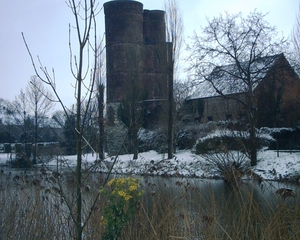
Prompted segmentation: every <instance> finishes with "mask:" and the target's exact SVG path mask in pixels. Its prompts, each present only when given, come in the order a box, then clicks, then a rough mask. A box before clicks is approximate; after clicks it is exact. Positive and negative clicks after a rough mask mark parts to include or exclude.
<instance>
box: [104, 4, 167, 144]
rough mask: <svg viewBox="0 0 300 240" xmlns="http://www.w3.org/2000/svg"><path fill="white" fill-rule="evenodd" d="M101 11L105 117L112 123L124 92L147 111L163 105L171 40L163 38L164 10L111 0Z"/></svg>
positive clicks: (165, 95)
mask: <svg viewBox="0 0 300 240" xmlns="http://www.w3.org/2000/svg"><path fill="white" fill-rule="evenodd" d="M104 14H105V34H106V73H107V84H106V87H107V88H106V91H107V92H106V93H107V95H106V96H107V99H106V100H107V101H106V104H107V117H108V121H109V123H110V125H111V126H115V125H116V124H117V122H118V120H117V117H116V114H117V111H118V106H119V105H120V102H121V101H122V100H124V99H125V98H128V96H134V97H135V98H136V101H138V102H139V103H143V104H144V107H145V106H146V108H147V109H148V110H147V112H152V113H154V112H155V111H157V109H162V108H165V107H164V106H165V105H166V99H167V96H168V94H167V93H168V89H167V86H168V77H169V74H168V73H169V69H170V66H171V60H172V44H171V43H168V42H166V26H165V12H164V11H160V10H143V4H142V3H140V2H137V1H131V0H115V1H109V2H106V3H105V4H104ZM153 115H155V114H153ZM156 116H157V114H156ZM152 120H153V121H157V119H152ZM152 120H151V121H152ZM108 138H109V136H108ZM113 138H114V139H116V136H115V137H113ZM117 138H118V137H117ZM108 141H109V139H108Z"/></svg>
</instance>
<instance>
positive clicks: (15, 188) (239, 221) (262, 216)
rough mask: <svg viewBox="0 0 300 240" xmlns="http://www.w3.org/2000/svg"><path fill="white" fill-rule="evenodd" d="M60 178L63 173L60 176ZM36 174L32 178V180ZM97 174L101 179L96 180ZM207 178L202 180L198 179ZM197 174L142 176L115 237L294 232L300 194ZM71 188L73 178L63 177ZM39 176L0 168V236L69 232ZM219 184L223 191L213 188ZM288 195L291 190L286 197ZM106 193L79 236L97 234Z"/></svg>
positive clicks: (58, 202)
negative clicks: (131, 210) (133, 205)
mask: <svg viewBox="0 0 300 240" xmlns="http://www.w3.org/2000/svg"><path fill="white" fill-rule="evenodd" d="M66 179H67V178H66ZM97 179H100V178H98V177H94V178H92V179H91V180H90V189H89V190H88V189H86V190H84V193H83V199H84V203H85V205H84V206H85V208H84V214H88V213H89V212H90V211H91V203H92V199H94V197H95V195H96V194H97V193H98V192H99V190H100V187H99V186H101V183H100V182H98V180H97ZM38 180H39V181H38ZM99 181H100V180H99ZM201 181H202V182H207V183H206V184H201V186H199V182H201ZM208 182H209V181H204V180H201V179H184V178H182V179H177V178H176V179H175V178H169V179H162V178H147V177H145V178H143V181H142V183H141V189H143V191H144V193H143V196H142V198H141V199H140V201H139V203H138V205H137V211H136V214H135V216H134V217H133V218H131V219H130V220H129V221H128V222H127V223H126V225H124V227H123V228H122V233H121V237H120V238H119V239H124V240H129V239H130V240H132V239H137V240H139V239H145V240H147V239H149V240H150V239H151V240H152V239H159V240H161V239H174V240H176V239H188V240H191V239H207V240H210V239H265V240H268V239H270V240H271V239H272V240H273V239H300V229H299V223H300V204H299V203H300V202H299V199H298V197H297V196H294V195H291V197H285V198H283V197H282V196H281V195H280V194H276V191H277V188H276V186H275V185H274V184H272V183H264V189H263V191H264V194H262V190H261V189H260V187H259V185H258V184H257V183H255V182H250V181H248V182H246V183H245V182H244V183H243V184H239V185H228V184H225V183H223V182H221V181H220V182H218V187H217V188H216V187H213V186H212V185H211V184H209V183H208ZM63 184H66V188H67V189H69V190H70V193H69V195H70V196H69V197H73V194H72V184H74V183H72V181H70V180H68V181H67V180H66V181H65V182H63ZM51 186H52V185H50V183H47V182H46V180H45V179H44V178H43V177H42V176H40V175H36V176H31V177H29V178H25V176H22V177H21V176H20V178H19V179H18V180H16V179H14V180H13V176H9V173H1V181H0V191H1V194H0V208H1V212H0V236H1V239H22V240H23V239H72V238H73V237H75V236H73V232H74V231H73V230H74V229H73V222H72V219H71V218H70V215H69V214H68V211H67V209H66V206H65V203H64V202H63V200H62V199H61V197H60V196H59V194H57V193H56V192H55V190H53V189H52V187H51ZM220 190H222V191H220ZM292 196H293V197H292ZM107 206H109V202H108V197H107V196H105V195H101V196H100V198H99V201H98V202H97V204H96V206H95V207H94V208H93V210H92V211H93V212H92V217H91V218H90V220H89V222H88V223H87V226H86V227H85V232H84V239H101V236H103V234H104V232H105V227H104V226H103V225H102V223H101V216H102V215H103V213H104V212H103V209H105V207H107Z"/></svg>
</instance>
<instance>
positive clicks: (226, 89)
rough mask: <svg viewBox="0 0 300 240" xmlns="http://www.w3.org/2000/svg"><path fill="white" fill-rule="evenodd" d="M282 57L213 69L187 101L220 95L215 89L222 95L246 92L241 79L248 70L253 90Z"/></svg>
mask: <svg viewBox="0 0 300 240" xmlns="http://www.w3.org/2000/svg"><path fill="white" fill-rule="evenodd" d="M282 55H283V54H279V55H274V56H268V57H263V58H260V59H258V60H256V61H255V62H253V63H251V64H249V62H242V63H240V67H238V66H237V64H230V65H225V66H218V67H215V68H214V69H213V71H212V72H211V74H210V75H209V76H208V79H207V80H205V81H203V82H201V83H200V84H199V85H198V86H197V90H196V91H195V92H194V94H193V95H191V96H189V97H188V98H187V100H192V99H198V98H208V97H216V96H220V95H221V94H220V93H219V92H217V91H216V89H218V90H219V91H221V92H222V94H223V95H230V94H237V93H243V92H247V91H248V86H247V84H246V83H245V82H244V81H243V79H246V73H247V72H248V71H247V70H248V69H249V70H250V71H249V72H250V76H251V79H252V87H253V89H255V88H256V86H257V85H258V84H259V83H260V81H261V80H262V79H263V78H264V77H265V76H266V74H267V72H268V71H269V70H270V68H271V67H272V66H274V64H275V62H276V61H277V60H278V59H279V57H280V56H282ZM213 85H214V86H215V88H216V89H215V88H214V87H213Z"/></svg>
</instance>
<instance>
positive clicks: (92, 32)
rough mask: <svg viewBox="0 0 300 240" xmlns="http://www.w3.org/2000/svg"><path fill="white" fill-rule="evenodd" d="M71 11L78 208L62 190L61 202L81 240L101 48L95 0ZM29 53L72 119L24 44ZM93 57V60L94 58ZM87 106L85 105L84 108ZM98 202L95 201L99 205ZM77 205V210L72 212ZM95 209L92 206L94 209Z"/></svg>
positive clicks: (52, 78) (76, 5)
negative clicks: (85, 160)
mask: <svg viewBox="0 0 300 240" xmlns="http://www.w3.org/2000/svg"><path fill="white" fill-rule="evenodd" d="M66 3H67V5H68V7H69V8H70V9H71V11H72V13H73V16H74V20H75V26H71V25H70V26H69V36H70V40H69V49H70V66H71V72H72V75H73V77H74V80H75V83H74V90H75V91H74V97H75V100H76V109H75V111H76V123H75V128H74V129H73V131H74V135H75V136H76V156H77V160H76V170H75V176H76V177H75V178H76V180H75V182H76V197H75V204H74V203H72V202H70V201H71V200H70V199H69V198H68V197H67V196H66V195H65V194H64V191H63V188H61V189H60V193H61V196H62V198H63V199H64V201H65V204H66V206H67V207H68V210H69V213H70V216H71V218H72V220H73V222H74V225H75V229H76V239H78V240H81V239H82V237H83V229H84V227H85V226H86V224H87V222H88V220H89V218H90V216H91V214H92V212H93V210H91V211H90V212H89V213H88V214H87V215H85V218H83V203H84V202H83V199H82V188H83V182H82V181H83V176H82V174H83V170H84V169H83V168H82V154H83V152H82V151H83V147H84V141H85V140H84V139H85V138H84V132H85V129H86V122H87V121H86V119H87V117H88V109H89V107H90V104H91V99H92V96H93V92H94V86H95V81H96V75H97V71H96V69H97V57H98V44H97V37H96V36H97V34H96V30H97V25H96V15H97V11H98V10H97V7H98V5H97V3H96V1H95V0H84V1H76V0H68V1H66ZM72 29H75V36H76V37H77V41H78V42H77V46H78V49H77V54H74V53H73V50H74V49H73V45H72V43H71V37H72ZM23 39H24V42H25V44H26V47H27V50H28V52H29V55H30V57H31V61H32V64H33V66H34V69H35V72H36V75H37V77H38V78H39V79H40V80H41V81H43V82H44V83H45V84H47V85H49V86H50V87H51V89H52V90H53V93H54V95H55V97H56V101H57V102H59V103H60V105H61V107H62V108H63V110H64V112H65V115H66V117H67V119H69V118H70V116H69V114H70V111H69V110H68V109H67V107H66V106H65V105H64V104H63V102H62V100H61V98H60V96H59V94H58V91H57V89H56V84H55V75H54V71H53V74H52V75H50V73H49V72H48V70H47V68H45V67H44V66H43V65H42V64H41V61H40V60H39V63H40V71H39V70H38V69H37V68H36V65H35V61H34V59H33V57H32V54H31V52H30V50H29V47H28V45H27V43H26V41H25V38H24V35H23ZM90 54H91V55H92V57H91V55H90ZM83 103H84V104H83ZM96 200H97V199H95V202H96ZM73 205H75V206H76V207H75V209H74V208H73ZM93 206H94V205H92V207H93Z"/></svg>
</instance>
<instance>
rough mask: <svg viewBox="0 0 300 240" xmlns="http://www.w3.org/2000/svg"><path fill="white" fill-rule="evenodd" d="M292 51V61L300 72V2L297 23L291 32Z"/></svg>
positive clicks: (299, 72)
mask: <svg viewBox="0 0 300 240" xmlns="http://www.w3.org/2000/svg"><path fill="white" fill-rule="evenodd" d="M291 42H292V51H291V53H290V56H291V57H290V59H289V60H290V62H291V64H292V65H293V67H294V69H295V70H296V72H297V73H298V75H299V74H300V4H299V7H298V14H297V15H296V20H295V24H294V27H293V30H292V32H291Z"/></svg>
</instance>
